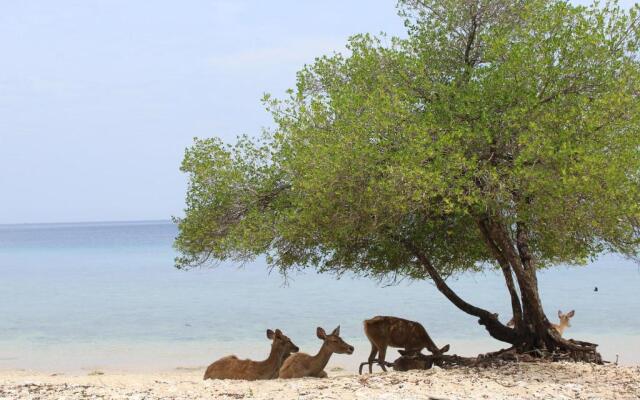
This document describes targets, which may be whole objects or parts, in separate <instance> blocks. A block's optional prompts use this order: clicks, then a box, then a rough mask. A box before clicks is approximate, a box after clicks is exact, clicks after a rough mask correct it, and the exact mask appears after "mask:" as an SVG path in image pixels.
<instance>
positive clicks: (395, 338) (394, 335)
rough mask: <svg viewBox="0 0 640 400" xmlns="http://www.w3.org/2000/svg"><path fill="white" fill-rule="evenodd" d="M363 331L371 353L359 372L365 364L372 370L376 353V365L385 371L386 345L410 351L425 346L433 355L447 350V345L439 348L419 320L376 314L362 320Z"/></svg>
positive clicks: (418, 350) (360, 371)
mask: <svg viewBox="0 0 640 400" xmlns="http://www.w3.org/2000/svg"><path fill="white" fill-rule="evenodd" d="M364 333H365V334H366V335H367V338H368V339H369V342H371V354H369V359H368V360H367V361H366V362H363V363H362V364H360V368H359V373H362V367H363V366H365V365H366V364H368V365H369V373H371V372H373V363H374V361H376V354H377V355H378V359H377V361H378V365H380V368H382V370H383V371H386V370H387V369H386V368H385V361H384V359H385V356H386V353H387V347H400V348H404V349H405V350H406V351H412V352H413V351H415V352H420V350H422V349H423V348H426V349H427V350H429V351H430V352H431V353H433V354H434V355H441V354H443V353H446V352H447V351H449V345H446V346H444V347H443V348H441V349H439V348H438V347H437V346H436V344H435V343H434V342H433V340H431V338H430V337H429V334H428V333H427V331H426V330H425V329H424V327H423V326H422V325H421V324H420V323H419V322H414V321H409V320H406V319H402V318H397V317H382V316H378V317H374V318H371V319H367V320H365V321H364Z"/></svg>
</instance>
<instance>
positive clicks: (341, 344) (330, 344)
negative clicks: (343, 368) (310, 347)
mask: <svg viewBox="0 0 640 400" xmlns="http://www.w3.org/2000/svg"><path fill="white" fill-rule="evenodd" d="M316 335H317V336H318V339H320V340H324V343H325V345H326V346H327V349H328V350H330V351H331V352H332V353H338V354H353V346H351V345H350V344H347V343H346V342H345V341H344V340H342V338H341V337H340V325H338V327H337V328H336V329H334V330H333V332H331V334H330V335H327V334H326V333H325V331H324V329H322V328H321V327H318V328H316Z"/></svg>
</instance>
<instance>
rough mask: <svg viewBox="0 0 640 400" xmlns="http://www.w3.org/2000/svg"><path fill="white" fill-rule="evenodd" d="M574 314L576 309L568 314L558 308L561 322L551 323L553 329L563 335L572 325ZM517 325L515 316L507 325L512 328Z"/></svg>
mask: <svg viewBox="0 0 640 400" xmlns="http://www.w3.org/2000/svg"><path fill="white" fill-rule="evenodd" d="M574 315H576V311H575V310H571V311H569V312H568V313H566V314H565V313H563V312H562V311H561V310H558V318H559V319H560V323H559V324H551V326H552V327H553V329H555V330H556V331H557V332H558V334H559V335H560V336H562V334H563V333H564V330H565V329H567V328H569V327H571V324H570V323H569V320H570V319H571V318H573V316H574ZM515 325H516V322H515V320H514V319H513V318H511V320H509V322H507V326H508V327H510V328H513V327H514V326H515Z"/></svg>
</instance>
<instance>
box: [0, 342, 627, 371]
mask: <svg viewBox="0 0 640 400" xmlns="http://www.w3.org/2000/svg"><path fill="white" fill-rule="evenodd" d="M575 337H577V338H580V339H584V340H587V341H593V342H595V343H599V344H600V345H599V347H598V350H599V351H600V352H601V354H602V356H603V357H604V359H605V360H606V361H609V362H615V361H616V356H619V357H618V363H619V365H621V366H637V365H640V335H600V336H597V335H575ZM345 340H346V341H347V342H348V343H350V344H352V345H353V346H355V353H354V354H353V355H349V356H347V355H334V356H333V357H332V358H331V360H330V361H329V365H328V369H329V370H331V369H333V368H341V369H342V370H344V371H347V372H352V373H355V372H357V369H358V366H359V365H360V363H361V362H362V361H365V360H366V359H367V357H368V355H369V349H370V344H369V342H368V341H366V340H365V339H362V338H358V337H346V338H345ZM442 343H443V345H444V344H447V343H449V344H451V350H450V351H449V354H457V355H460V356H468V357H475V356H477V355H478V354H483V353H487V352H493V351H497V350H500V349H501V348H505V347H506V343H502V342H498V341H496V340H493V339H491V338H479V339H476V340H460V339H453V340H448V341H442ZM296 344H298V345H299V346H300V348H301V351H303V352H306V353H311V354H314V353H315V352H316V351H317V350H318V348H319V345H320V343H319V341H317V340H315V341H304V342H301V343H296ZM268 351H269V344H268V342H267V341H266V340H264V341H262V340H259V341H247V342H239V343H219V342H218V343H216V342H199V341H198V342H187V343H185V342H182V343H181V342H171V341H158V342H149V341H147V342H140V343H132V342H92V343H57V344H55V345H53V344H47V345H40V344H35V343H29V342H26V341H13V342H1V341H0V372H2V371H18V370H26V371H31V372H33V373H36V374H47V373H49V374H52V373H64V374H79V375H82V374H87V373H89V372H92V371H96V370H98V371H102V372H108V373H124V374H138V373H143V374H144V373H172V372H174V371H175V370H176V368H180V369H185V370H198V369H201V370H202V371H203V372H204V370H205V369H206V367H207V365H209V364H210V363H211V362H213V361H215V360H217V359H218V358H220V357H223V356H227V355H230V354H235V355H236V356H238V357H240V358H250V359H253V360H262V359H265V358H266V357H267V355H268ZM398 356H399V355H398V353H397V349H390V350H389V351H388V352H387V361H393V360H395V359H396V358H397V357H398Z"/></svg>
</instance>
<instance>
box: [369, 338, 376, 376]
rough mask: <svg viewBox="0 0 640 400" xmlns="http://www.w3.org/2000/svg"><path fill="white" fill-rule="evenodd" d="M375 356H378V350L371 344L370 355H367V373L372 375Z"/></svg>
mask: <svg viewBox="0 0 640 400" xmlns="http://www.w3.org/2000/svg"><path fill="white" fill-rule="evenodd" d="M376 354H378V348H377V347H376V345H375V344H373V343H371V353H369V373H370V374H371V373H373V362H374V361H375V359H376Z"/></svg>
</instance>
